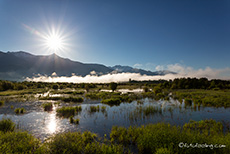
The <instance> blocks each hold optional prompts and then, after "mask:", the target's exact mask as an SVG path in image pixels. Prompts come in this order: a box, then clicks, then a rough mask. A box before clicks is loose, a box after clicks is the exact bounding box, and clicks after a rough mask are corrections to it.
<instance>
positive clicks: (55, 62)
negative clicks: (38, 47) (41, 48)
mask: <svg viewBox="0 0 230 154" xmlns="http://www.w3.org/2000/svg"><path fill="white" fill-rule="evenodd" d="M54 72H55V73H54ZM123 72H125V73H140V74H142V75H144V74H146V75H165V74H169V73H171V74H175V73H174V72H170V71H156V72H151V71H146V70H143V69H137V68H133V67H130V66H121V65H115V66H113V67H107V66H105V65H102V64H88V63H81V62H78V61H72V60H70V59H67V58H62V57H60V56H58V55H56V54H51V55H47V56H43V55H33V54H30V53H28V52H24V51H19V52H7V53H5V52H1V51H0V80H13V81H23V80H24V79H25V78H26V77H33V76H38V75H47V76H51V75H54V74H55V75H58V76H72V75H78V76H86V75H89V74H91V75H95V74H96V75H103V74H108V73H123Z"/></svg>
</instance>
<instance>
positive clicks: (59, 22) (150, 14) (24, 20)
mask: <svg viewBox="0 0 230 154" xmlns="http://www.w3.org/2000/svg"><path fill="white" fill-rule="evenodd" d="M52 30H53V33H55V34H57V35H59V37H61V38H62V48H61V49H58V50H55V52H56V53H57V54H58V55H59V56H61V57H66V58H69V59H72V60H76V61H80V62H85V63H100V64H104V65H107V66H113V65H116V64H120V65H129V66H135V67H139V68H146V69H149V70H155V69H156V67H157V68H158V69H160V68H162V67H163V66H166V65H171V64H177V63H178V64H181V65H186V66H189V67H192V68H194V69H199V68H201V69H204V68H206V67H211V68H215V69H222V68H227V67H229V66H230V1H228V0H221V1H220V0H186V1H185V0H173V1H172V0H168V1H167V0H149V1H148V0H145V1H140V0H138V1H136V0H129V1H128V0H72V1H71V0H53V1H51V0H37V1H35V0H33V1H32V0H0V51H4V52H7V51H26V52H30V53H32V54H36V55H43V54H46V55H47V54H51V53H52V52H54V51H52V50H50V49H49V48H48V47H47V45H44V43H46V42H45V40H44V37H42V36H44V35H47V36H49V34H50V33H51V31H52Z"/></svg>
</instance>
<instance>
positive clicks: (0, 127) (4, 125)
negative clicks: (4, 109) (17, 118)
mask: <svg viewBox="0 0 230 154" xmlns="http://www.w3.org/2000/svg"><path fill="white" fill-rule="evenodd" d="M14 128H15V124H14V122H13V121H12V120H11V119H2V120H1V121H0V131H2V132H8V131H10V132H12V131H14Z"/></svg>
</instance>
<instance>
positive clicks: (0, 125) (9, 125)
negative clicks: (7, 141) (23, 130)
mask: <svg viewBox="0 0 230 154" xmlns="http://www.w3.org/2000/svg"><path fill="white" fill-rule="evenodd" d="M14 129H15V124H14V122H13V121H12V120H11V119H5V118H3V119H2V120H0V131H2V132H12V131H14ZM0 151H1V150H0Z"/></svg>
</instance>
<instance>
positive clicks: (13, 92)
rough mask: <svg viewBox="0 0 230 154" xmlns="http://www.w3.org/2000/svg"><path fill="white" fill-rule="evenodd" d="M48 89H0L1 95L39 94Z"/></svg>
mask: <svg viewBox="0 0 230 154" xmlns="http://www.w3.org/2000/svg"><path fill="white" fill-rule="evenodd" d="M45 92H47V89H45V88H44V89H40V88H34V89H23V90H7V91H0V96H11V95H25V94H38V93H45Z"/></svg>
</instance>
